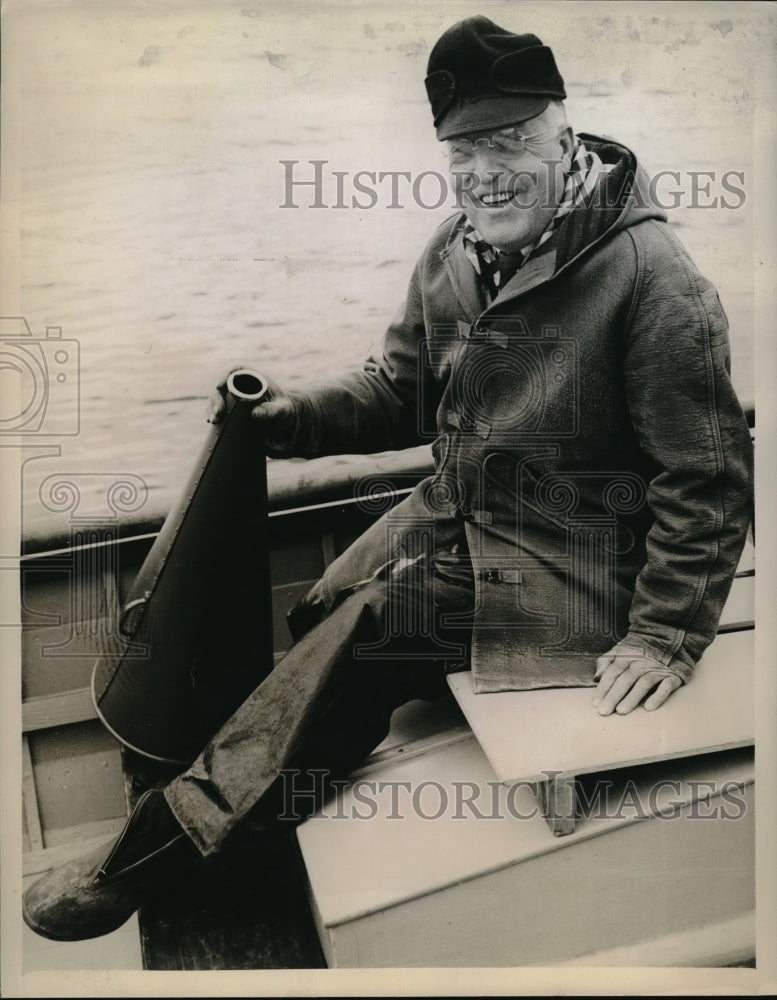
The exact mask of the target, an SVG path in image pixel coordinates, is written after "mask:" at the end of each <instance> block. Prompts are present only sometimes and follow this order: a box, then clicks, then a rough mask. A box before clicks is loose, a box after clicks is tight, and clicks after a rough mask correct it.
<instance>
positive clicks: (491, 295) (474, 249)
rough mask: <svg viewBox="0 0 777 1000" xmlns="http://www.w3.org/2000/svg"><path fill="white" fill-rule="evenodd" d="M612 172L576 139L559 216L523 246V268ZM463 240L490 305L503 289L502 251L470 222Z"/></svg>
mask: <svg viewBox="0 0 777 1000" xmlns="http://www.w3.org/2000/svg"><path fill="white" fill-rule="evenodd" d="M611 169H612V166H611V164H605V163H602V161H601V159H600V157H599V156H598V155H597V154H596V153H594V152H591V151H589V150H587V149H586V148H585V145H584V144H583V142H582V141H581V140H580V139H579V138H577V137H575V148H574V152H573V155H572V163H571V166H570V169H569V173H568V174H567V176H566V179H565V182H564V192H563V194H562V197H561V202H560V204H559V206H558V208H557V209H556V214H555V215H554V216H553V218H552V219H551V220H550V222H549V223H548V225H547V226H546V228H545V229H544V230H543V231H542V233H541V234H540V236H539V237H538V238H537V239H536V240H534V242H533V243H529V244H527V245H526V246H525V247H521V250H520V254H521V261H520V265H519V266H521V267H522V266H523V265H524V264H525V263H526V261H527V260H528V259H529V257H530V256H531V255H532V254H533V253H534V251H535V250H537V249H538V248H539V247H541V246H542V244H543V243H545V242H546V241H547V240H549V239H550V237H551V236H552V235H553V232H554V230H555V229H557V228H558V226H559V225H560V223H562V222H563V221H564V219H565V218H566V217H567V216H568V215H569V214H570V213H571V212H572V211H573V210H574V209H575V208H577V206H578V205H580V204H582V203H583V202H584V201H585V199H586V198H587V197H588V196H589V195H590V194H591V192H592V191H593V190H594V188H595V187H596V185H597V183H598V181H599V178H600V177H601V176H602V174H606V173H608V172H609V171H610V170H611ZM463 237H464V252H465V254H466V255H467V258H468V259H469V261H470V263H471V264H472V266H473V267H474V268H475V271H476V272H477V274H478V275H479V276H480V281H481V284H482V286H483V289H484V291H485V292H486V295H487V297H488V300H489V302H490V301H493V299H495V298H496V296H497V295H498V294H499V286H500V277H501V275H500V273H499V251H498V250H497V249H496V247H493V246H491V244H490V243H486V241H485V240H484V239H483V237H482V236H481V235H480V233H479V232H478V230H477V229H476V228H475V226H474V225H473V223H472V222H470V221H469V219H468V220H467V221H466V223H465V225H464V230H463Z"/></svg>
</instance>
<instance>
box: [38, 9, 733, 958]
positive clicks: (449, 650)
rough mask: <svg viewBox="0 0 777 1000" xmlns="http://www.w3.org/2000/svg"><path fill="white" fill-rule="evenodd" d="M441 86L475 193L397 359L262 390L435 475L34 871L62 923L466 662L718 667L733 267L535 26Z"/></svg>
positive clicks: (594, 677) (277, 797)
mask: <svg viewBox="0 0 777 1000" xmlns="http://www.w3.org/2000/svg"><path fill="white" fill-rule="evenodd" d="M426 89H427V93H428V96H429V100H430V103H431V107H432V114H433V117H434V124H435V128H436V130H437V136H438V138H439V139H440V140H441V141H442V142H444V143H445V144H446V146H447V149H448V154H449V159H450V165H451V172H452V175H453V177H454V180H455V182H456V184H457V187H458V191H459V194H460V197H461V204H462V206H463V211H462V212H457V213H456V214H455V215H454V216H452V217H451V218H450V219H448V220H447V221H446V222H444V223H443V224H442V226H440V227H439V229H438V230H437V231H436V232H435V233H434V234H433V236H432V238H431V240H430V242H429V245H428V246H427V248H426V250H425V252H424V254H423V255H422V257H421V259H420V260H419V262H418V264H417V265H416V268H415V270H414V273H413V276H412V279H411V282H410V287H409V290H408V296H407V299H406V301H405V303H404V304H403V306H402V307H401V309H400V310H399V312H398V313H397V316H396V317H395V319H394V321H393V322H392V323H391V325H390V326H389V328H388V330H387V333H386V337H385V341H384V345H383V351H382V354H381V355H380V356H379V357H374V358H370V359H369V360H368V361H367V363H366V364H365V366H364V368H363V369H362V370H361V371H358V372H352V373H350V374H347V375H345V376H343V377H342V378H340V379H338V380H337V381H335V382H332V383H329V384H325V385H319V386H316V387H314V388H311V389H309V390H307V391H304V392H302V391H295V392H285V391H283V390H282V389H281V388H280V387H279V386H277V385H271V391H270V394H269V396H268V398H267V399H266V400H265V401H264V402H263V403H262V404H261V405H260V406H258V407H257V408H256V409H255V411H254V416H255V417H256V420H257V426H258V427H259V428H261V431H262V434H263V436H264V439H265V441H266V442H267V444H268V447H269V449H270V451H271V452H272V453H273V454H275V455H278V456H318V455H326V454H336V453H344V452H359V451H362V452H372V451H379V450H384V449H388V448H403V447H407V446H410V445H415V444H418V443H419V442H420V441H423V440H428V439H429V438H430V437H432V438H433V439H434V440H433V444H432V451H433V454H434V460H435V471H434V474H433V475H432V476H430V477H429V478H428V479H427V480H425V481H424V482H422V483H421V484H420V485H419V486H418V488H417V489H415V490H414V491H413V492H412V494H411V495H410V496H409V497H408V498H407V499H405V500H404V501H403V502H402V503H401V504H400V505H399V506H398V507H396V508H395V509H394V510H393V511H391V512H390V513H389V514H387V515H385V516H384V518H382V519H381V520H380V521H378V522H377V523H376V524H375V525H373V526H372V527H371V528H370V529H369V530H368V531H367V532H366V533H365V534H364V535H363V536H362V537H361V538H359V539H358V540H357V541H356V542H355V543H354V545H352V546H351V548H350V549H348V550H347V551H346V552H345V553H343V554H342V555H341V556H340V557H339V558H338V559H336V560H335V561H334V562H333V563H332V564H331V566H330V567H329V568H328V570H327V571H326V573H325V575H324V577H323V578H322V579H321V580H320V581H319V582H318V583H317V584H316V586H315V587H314V588H313V589H312V590H311V591H310V593H309V594H308V595H307V597H306V598H305V600H304V601H302V602H301V604H300V605H299V606H298V607H297V608H296V609H295V611H294V612H293V613H292V615H291V618H290V625H291V628H292V632H293V634H294V638H295V640H296V641H295V644H294V645H293V646H292V648H291V649H290V650H289V652H288V653H287V655H286V656H285V657H284V659H283V660H282V661H281V662H280V663H279V664H278V665H277V666H276V668H275V670H274V671H273V672H272V673H271V674H270V675H269V677H268V678H267V679H266V680H265V681H264V682H263V683H262V684H261V685H260V686H259V687H258V688H257V689H256V691H255V692H254V693H253V694H252V695H251V696H250V697H249V698H248V699H247V701H246V702H245V703H244V704H243V705H242V706H241V707H240V708H239V709H238V711H237V712H236V713H235V715H234V716H233V717H232V718H231V719H230V720H228V721H227V723H226V724H225V725H224V726H223V727H222V729H221V730H219V732H218V733H216V734H215V735H214V736H213V739H212V740H211V741H210V743H209V744H208V745H207V747H205V749H204V750H203V752H202V754H201V755H200V757H198V758H197V760H196V761H194V763H193V764H192V766H191V767H190V768H189V769H188V770H187V771H185V772H184V773H183V774H182V775H180V776H179V777H177V778H176V779H174V780H173V781H172V782H171V783H170V784H169V785H168V786H167V788H166V789H165V790H164V791H158V792H156V791H155V792H149V793H147V794H146V795H145V796H144V797H143V798H142V799H141V800H140V802H139V803H138V806H137V807H136V809H135V811H134V813H133V815H132V817H131V818H130V820H129V823H128V826H127V827H126V828H125V831H124V833H123V834H122V835H121V837H120V838H119V840H118V841H117V843H116V844H115V845H114V847H113V848H112V849H111V850H110V851H108V850H101V851H98V852H96V853H95V854H92V855H89V856H87V857H86V858H84V859H81V860H80V861H76V862H71V863H70V864H68V865H66V866H64V867H63V868H60V869H58V870H56V871H54V872H52V873H50V874H49V875H47V876H45V877H44V879H42V880H41V881H40V882H39V883H37V884H36V885H35V886H33V887H32V888H31V889H30V890H29V891H28V893H27V895H26V897H25V906H24V912H25V919H26V920H27V922H28V923H29V924H30V926H31V927H33V928H34V929H35V930H37V931H38V932H39V933H41V934H44V935H47V936H50V937H55V938H59V939H69V938H80V937H89V936H93V935H97V934H103V933H106V932H107V931H110V930H112V929H113V928H114V927H116V926H118V925H119V924H121V923H122V922H123V921H124V920H126V919H127V917H128V916H129V915H130V914H131V913H132V912H133V910H134V909H135V907H136V906H138V905H139V903H140V902H142V900H143V899H144V898H145V897H146V896H147V895H148V894H149V893H151V892H154V891H158V890H159V888H160V885H161V884H162V876H163V875H164V874H165V873H167V872H169V871H171V870H172V869H174V868H180V867H181V866H185V865H188V864H191V863H192V862H193V861H194V860H195V859H196V858H197V857H198V856H199V855H207V854H210V853H212V852H214V851H217V850H219V849H220V848H221V847H222V845H223V844H224V842H225V841H226V840H227V838H228V836H229V834H230V833H231V832H232V831H233V830H235V829H236V828H237V827H238V826H239V825H240V824H241V822H242V821H243V820H244V819H245V818H246V817H247V816H248V815H249V814H251V815H252V817H253V818H254V819H257V818H258V819H260V820H261V822H263V823H265V824H267V825H271V824H273V823H274V822H275V821H276V820H277V819H278V817H279V815H280V813H281V812H282V809H283V802H282V796H281V794H280V793H281V791H282V777H283V775H284V773H288V772H296V773H298V772H308V776H309V774H310V772H312V771H317V772H319V773H320V772H322V770H323V771H325V772H326V773H328V774H329V775H330V777H341V776H343V775H347V774H349V773H350V772H351V771H352V770H353V769H354V768H355V767H356V766H357V765H358V764H359V762H360V761H361V760H362V759H363V758H364V757H365V756H366V755H367V754H368V753H369V752H370V750H372V749H373V748H374V747H375V746H376V745H377V744H378V743H380V741H381V740H382V739H383V738H384V736H385V735H386V733H387V731H388V728H389V725H390V719H391V714H392V711H393V710H394V709H395V708H396V707H397V706H398V705H400V704H402V703H403V702H406V701H409V700H410V699H413V698H426V699H433V698H437V697H440V696H441V695H443V694H444V693H445V692H446V690H447V685H446V680H445V676H446V672H449V671H450V670H453V669H462V668H463V667H466V666H469V667H470V668H471V669H472V674H473V684H474V687H475V690H476V691H477V692H478V693H482V694H484V695H486V696H487V694H488V693H489V692H496V691H503V690H514V689H528V688H537V687H549V686H589V687H591V688H592V689H594V688H595V690H594V691H593V693H592V701H593V706H592V708H591V711H598V712H600V713H602V714H605V715H606V714H610V713H612V712H615V711H617V712H619V713H621V714H624V715H625V714H628V713H630V712H632V711H634V710H635V709H637V707H638V706H640V705H641V704H644V708H646V709H648V710H654V709H657V708H659V707H660V706H661V705H662V704H663V703H664V702H665V701H666V699H667V698H668V697H669V696H670V695H671V694H672V692H673V691H674V690H675V689H676V688H677V687H679V686H680V685H681V684H683V683H687V682H689V681H691V680H692V674H693V668H694V665H695V664H696V662H697V661H698V659H699V657H700V656H701V654H702V653H703V652H704V650H705V648H706V647H707V645H708V644H709V643H710V642H711V641H712V639H713V637H714V636H715V633H716V629H717V624H718V620H719V617H720V613H721V609H722V607H723V603H724V601H725V599H726V596H727V594H728V591H729V588H730V586H731V582H732V579H733V576H734V572H735V570H736V565H737V561H738V558H739V555H740V553H741V550H742V547H743V544H744V540H745V534H746V531H747V527H748V523H749V518H750V510H751V474H752V453H751V445H750V438H749V432H748V428H747V425H746V422H745V419H744V416H743V413H742V410H741V407H740V405H739V403H738V401H737V399H736V396H735V394H734V392H733V389H732V386H731V381H730V378H729V348H728V337H727V325H726V319H725V315H724V313H723V310H722V308H721V306H720V303H719V301H718V298H717V295H716V292H715V289H714V288H713V287H712V286H711V284H710V283H709V282H708V281H707V280H705V279H704V278H703V277H702V276H701V275H700V274H699V272H698V271H697V269H696V268H695V266H694V265H693V263H692V262H691V260H690V259H689V257H688V255H687V253H686V252H685V250H684V249H683V247H682V246H681V244H680V243H679V242H678V240H677V238H676V237H675V236H674V234H673V232H672V231H671V229H670V228H669V227H668V226H667V222H666V216H665V214H664V213H663V212H662V211H660V210H659V209H657V208H656V207H655V206H653V205H652V204H651V200H650V198H649V197H648V195H647V193H646V192H647V185H646V183H645V178H644V176H643V174H642V171H641V169H640V167H639V165H638V163H637V160H636V158H635V156H634V154H633V153H631V151H630V150H628V149H626V148H625V147H624V146H622V145H619V144H618V143H617V142H614V141H612V140H604V139H601V138H597V137H596V136H592V135H586V134H579V135H576V134H575V133H574V132H573V131H572V129H571V128H570V126H569V125H568V124H567V121H566V116H565V112H564V105H563V101H564V99H565V97H566V94H565V90H564V84H563V81H562V78H561V76H560V74H559V72H558V69H557V68H556V64H555V60H554V58H553V54H552V52H551V51H550V49H549V48H547V47H546V46H544V45H543V44H542V42H541V41H540V39H539V38H537V37H536V36H535V35H532V34H513V33H511V32H509V31H506V30H504V29H502V28H500V27H498V26H496V25H494V24H492V23H491V22H490V21H489V20H487V19H486V18H484V17H474V18H470V19H468V20H466V21H463V22H461V23H460V24H457V25H454V26H453V27H452V28H451V29H449V30H448V31H446V32H445V34H444V35H443V36H442V37H441V38H440V40H439V41H438V42H437V44H436V45H435V47H434V49H433V50H432V52H431V55H430V59H429V65H428V73H427V77H426ZM224 390H225V383H224V382H222V383H221V384H220V385H219V387H218V389H217V391H216V392H215V393H214V394H213V396H212V398H211V402H210V416H211V419H212V420H219V419H221V417H222V415H223V413H224V412H225V409H226V406H227V405H228V403H227V400H226V399H225V397H224ZM245 460H246V461H250V460H251V459H250V456H246V457H245ZM656 724H657V725H660V719H657V722H656ZM305 787H306V789H307V788H309V787H310V782H307V783H306V784H305ZM306 804H307V806H308V808H309V809H312V808H313V805H312V804H311V803H310V801H309V795H308V796H306Z"/></svg>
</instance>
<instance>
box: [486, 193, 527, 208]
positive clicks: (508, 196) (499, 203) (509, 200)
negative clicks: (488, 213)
mask: <svg viewBox="0 0 777 1000" xmlns="http://www.w3.org/2000/svg"><path fill="white" fill-rule="evenodd" d="M517 194H518V192H517V191H512V192H510V191H497V192H496V193H495V194H484V195H482V196H481V197H480V199H479V201H480V203H481V205H484V206H485V207H486V208H503V207H504V206H505V205H512V204H515V203H516V196H517Z"/></svg>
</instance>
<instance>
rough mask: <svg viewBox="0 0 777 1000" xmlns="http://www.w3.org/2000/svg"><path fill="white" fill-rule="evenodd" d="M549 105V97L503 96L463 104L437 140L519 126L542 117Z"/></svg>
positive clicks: (443, 125) (450, 116)
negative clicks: (491, 129) (539, 116)
mask: <svg viewBox="0 0 777 1000" xmlns="http://www.w3.org/2000/svg"><path fill="white" fill-rule="evenodd" d="M549 104H550V98H549V97H502V96H500V97H487V98H483V99H482V100H479V101H459V102H457V104H455V105H454V106H453V108H451V110H450V111H448V113H447V114H446V115H445V117H444V118H443V120H442V121H441V122H440V124H439V125H438V126H437V138H438V139H439V140H441V141H442V140H443V139H453V138H454V137H455V136H457V135H466V134H468V133H470V132H482V131H483V130H484V129H489V128H503V127H504V126H506V125H519V124H520V123H521V122H525V121H528V120H529V119H530V118H536V117H537V115H539V114H542V112H543V111H544V110H545V108H547V106H548V105H549Z"/></svg>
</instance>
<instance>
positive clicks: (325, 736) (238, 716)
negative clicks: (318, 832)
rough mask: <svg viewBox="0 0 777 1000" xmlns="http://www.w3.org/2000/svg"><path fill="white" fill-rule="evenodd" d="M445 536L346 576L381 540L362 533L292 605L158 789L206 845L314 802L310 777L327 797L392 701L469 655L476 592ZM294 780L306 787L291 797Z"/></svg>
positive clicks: (422, 691)
mask: <svg viewBox="0 0 777 1000" xmlns="http://www.w3.org/2000/svg"><path fill="white" fill-rule="evenodd" d="M368 535H369V532H368ZM452 539H453V535H452V533H451V532H450V531H449V532H447V533H440V532H438V537H437V538H436V544H435V545H434V547H433V551H432V552H431V553H430V552H429V551H420V552H416V553H414V554H412V555H411V556H409V557H408V556H401V555H398V554H396V552H391V551H389V553H388V554H389V555H393V556H394V558H392V559H390V560H389V562H388V563H385V564H384V565H383V566H382V567H379V568H378V569H377V571H374V572H373V573H372V575H371V576H370V577H369V578H367V579H362V580H356V582H353V580H354V577H355V576H357V575H358V574H357V573H356V572H355V571H356V568H357V566H363V567H364V568H366V569H367V570H374V566H371V565H369V562H370V559H371V560H372V562H373V563H374V562H375V553H376V552H378V551H380V549H375V547H374V546H373V548H372V550H370V548H369V546H370V539H369V538H367V539H366V541H365V542H363V543H361V544H360V542H357V543H356V548H355V550H354V551H353V552H349V553H346V555H345V557H341V560H339V561H338V562H339V563H340V565H337V564H336V569H335V573H329V574H328V575H326V576H325V577H324V579H323V580H322V581H321V582H320V583H319V584H318V585H317V586H316V587H314V588H313V590H312V591H311V592H310V593H309V594H308V595H307V597H306V598H305V600H304V601H303V602H302V603H301V604H300V605H299V606H298V607H297V608H296V609H295V611H294V612H292V615H291V616H290V627H291V630H292V634H293V635H294V634H295V633H296V637H297V641H296V642H295V643H294V645H293V646H292V647H291V649H290V650H289V651H288V653H287V654H286V655H285V657H284V658H283V659H282V660H281V661H280V662H279V663H278V664H277V666H276V667H275V669H274V670H273V671H272V673H271V674H270V675H269V676H268V677H267V678H266V679H265V680H264V681H263V682H262V684H260V685H259V687H258V688H256V690H255V691H254V692H253V693H252V694H251V695H250V696H249V697H248V699H247V700H246V701H245V702H244V703H243V704H242V705H241V707H240V708H239V709H238V710H237V711H236V712H235V714H234V715H233V716H232V717H231V718H230V719H229V720H228V721H227V722H226V723H225V724H224V726H222V728H221V729H220V730H219V731H218V733H216V735H215V736H214V737H213V739H212V740H211V741H210V743H208V745H207V746H206V747H205V749H204V750H203V751H202V753H201V754H200V756H199V757H198V758H197V760H195V762H194V763H193V764H192V766H191V767H190V768H189V769H188V770H187V771H186V772H185V773H184V774H182V775H180V776H179V777H178V778H176V779H174V780H173V781H172V782H171V783H170V785H168V786H167V789H166V791H165V795H166V797H167V801H168V803H169V804H170V807H171V808H172V810H173V812H174V813H175V815H176V817H177V818H178V820H179V822H180V823H181V825H182V826H183V828H184V829H185V830H186V831H187V833H188V834H189V836H190V837H191V838H192V840H193V841H194V842H195V844H196V845H197V847H198V848H199V850H200V851H201V852H202V853H203V854H210V853H212V852H213V851H216V850H218V849H219V848H220V847H221V846H222V844H223V842H224V840H225V838H226V837H227V836H228V835H229V834H230V833H231V832H232V831H233V830H235V828H236V827H237V826H238V825H239V824H240V823H241V821H243V820H245V819H246V818H250V819H251V821H252V822H258V823H259V824H261V825H270V824H272V823H274V822H275V821H276V820H277V818H278V817H279V816H280V815H282V814H289V808H290V805H291V814H292V815H294V814H295V813H296V814H298V815H299V816H300V817H302V816H304V815H305V814H306V813H309V812H312V811H313V809H314V808H315V807H316V805H319V804H320V802H317V801H314V800H313V799H312V798H311V796H310V794H308V792H309V791H310V789H312V788H318V790H319V792H318V798H322V796H323V795H324V793H325V789H326V788H327V787H329V788H331V781H332V780H333V779H342V778H345V777H347V775H348V774H349V773H350V772H351V771H353V770H354V769H355V768H356V767H357V766H358V764H359V763H360V762H361V761H362V760H363V759H364V758H365V757H366V756H367V755H368V754H369V753H370V751H371V750H373V749H374V748H375V747H376V746H377V745H378V744H379V743H380V742H381V741H382V740H383V739H384V738H385V736H386V735H387V733H388V731H389V726H390V720H391V714H392V712H393V711H394V709H395V708H397V707H399V706H400V705H402V704H404V703H406V702H408V701H411V700H413V699H416V698H423V699H427V700H434V699H437V698H439V697H441V696H442V695H443V694H444V693H445V692H446V691H447V685H446V683H445V675H446V672H448V671H450V670H452V669H462V667H464V666H466V663H467V661H468V655H469V640H470V634H471V611H472V608H473V604H474V589H473V582H472V573H471V569H470V568H469V563H468V560H467V558H466V554H462V553H461V551H460V542H459V541H456V542H453V543H452ZM442 542H444V543H445V544H444V546H441V545H440V543H442ZM420 548H421V549H423V548H424V546H421V547H420ZM370 552H372V553H373V554H372V555H371V556H370V557H369V558H368V559H367V563H366V564H365V563H364V562H360V554H361V556H364V555H365V554H369V553H370ZM382 553H383V557H384V559H385V555H386V549H385V548H383V550H382ZM341 584H342V586H341ZM311 772H316V774H315V775H311ZM322 772H324V773H325V774H326V775H327V777H328V781H326V782H322V781H321V780H320V778H321V773H322ZM290 787H291V788H294V787H296V788H299V789H304V790H305V794H303V795H300V796H299V798H298V799H295V801H294V802H292V803H291V804H290V803H289V801H288V797H287V794H288V791H289V788H290Z"/></svg>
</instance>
